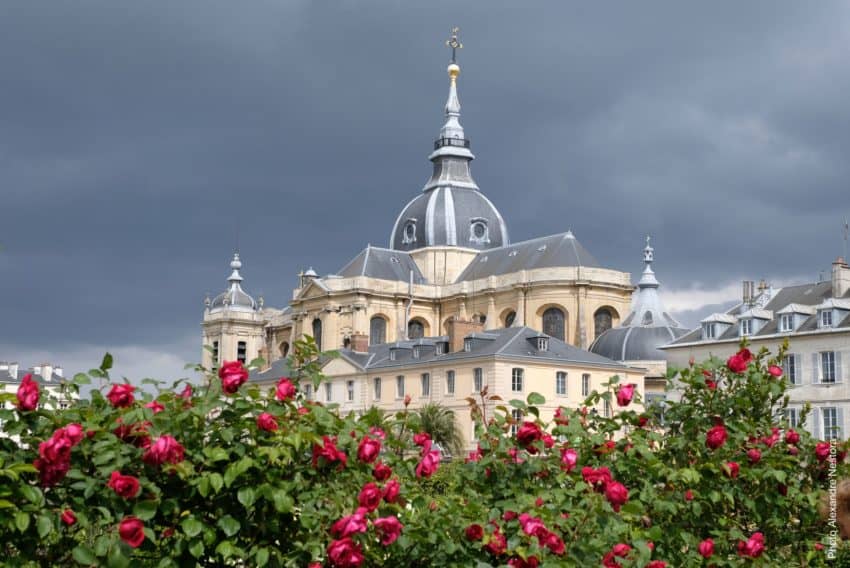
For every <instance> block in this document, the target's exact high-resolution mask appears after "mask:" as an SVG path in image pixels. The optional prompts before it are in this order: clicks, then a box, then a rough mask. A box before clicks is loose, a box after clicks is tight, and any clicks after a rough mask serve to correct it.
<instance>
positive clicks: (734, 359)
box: [726, 349, 753, 373]
mask: <svg viewBox="0 0 850 568" xmlns="http://www.w3.org/2000/svg"><path fill="white" fill-rule="evenodd" d="M752 360H753V354H752V353H750V350H749V349H741V350H740V351H738V352H737V353H735V354H734V355H732V356H731V357H729V360H728V361H726V366H727V367H728V368H729V370H730V371H732V372H733V373H743V372H744V371H746V370H747V366H748V365H749V364H750V361H752Z"/></svg>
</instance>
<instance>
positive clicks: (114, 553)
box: [106, 546, 130, 568]
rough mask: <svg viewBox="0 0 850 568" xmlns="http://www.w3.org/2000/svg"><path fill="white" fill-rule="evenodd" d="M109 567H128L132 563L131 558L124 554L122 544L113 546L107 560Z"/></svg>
mask: <svg viewBox="0 0 850 568" xmlns="http://www.w3.org/2000/svg"><path fill="white" fill-rule="evenodd" d="M106 565H107V566H109V568H126V567H127V566H129V565H130V559H129V558H127V557H126V556H124V551H123V550H122V547H120V546H113V547H112V550H110V551H109V558H108V559H107V561H106Z"/></svg>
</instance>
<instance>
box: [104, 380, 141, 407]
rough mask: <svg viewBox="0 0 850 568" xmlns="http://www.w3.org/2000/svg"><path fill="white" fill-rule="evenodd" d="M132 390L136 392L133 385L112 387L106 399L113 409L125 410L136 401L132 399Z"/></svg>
mask: <svg viewBox="0 0 850 568" xmlns="http://www.w3.org/2000/svg"><path fill="white" fill-rule="evenodd" d="M134 390H136V387H134V386H133V385H112V388H111V389H110V390H109V394H107V395H106V398H108V399H109V402H110V404H112V406H114V407H115V408H127V407H128V406H131V405H132V404H133V402H134V401H135V400H136V399H135V397H133V391H134Z"/></svg>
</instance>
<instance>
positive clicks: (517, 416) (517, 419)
mask: <svg viewBox="0 0 850 568" xmlns="http://www.w3.org/2000/svg"><path fill="white" fill-rule="evenodd" d="M511 418H513V424H511V436H516V433H517V431H519V425H520V423H522V410H520V409H519V408H514V409H513V410H511Z"/></svg>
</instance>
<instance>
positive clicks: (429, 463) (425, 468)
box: [416, 451, 440, 477]
mask: <svg viewBox="0 0 850 568" xmlns="http://www.w3.org/2000/svg"><path fill="white" fill-rule="evenodd" d="M439 467H440V452H438V451H425V452H423V455H422V461H420V462H419V465H417V466H416V477H431V476H432V475H433V474H434V472H436V471H437V469H438V468H439Z"/></svg>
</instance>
